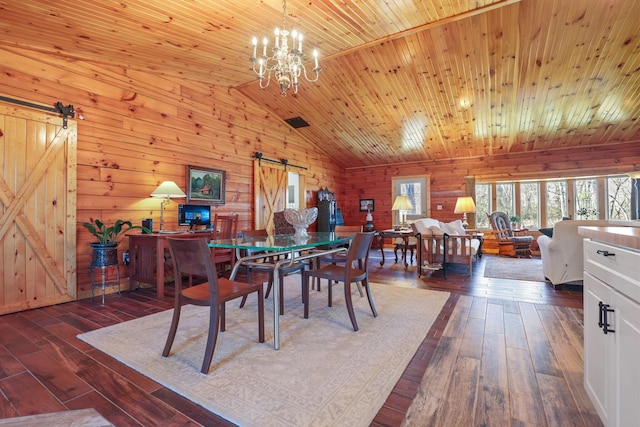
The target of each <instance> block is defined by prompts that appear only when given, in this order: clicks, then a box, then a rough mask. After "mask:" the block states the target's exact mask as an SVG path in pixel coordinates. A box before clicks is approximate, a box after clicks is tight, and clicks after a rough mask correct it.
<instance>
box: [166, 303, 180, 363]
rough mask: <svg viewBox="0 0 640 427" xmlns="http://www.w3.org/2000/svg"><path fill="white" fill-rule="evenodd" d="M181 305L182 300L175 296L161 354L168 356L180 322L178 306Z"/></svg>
mask: <svg viewBox="0 0 640 427" xmlns="http://www.w3.org/2000/svg"><path fill="white" fill-rule="evenodd" d="M181 307H182V300H181V298H180V297H179V296H176V303H175V308H174V309H173V318H172V319H171V327H170V328H169V335H168V336H167V342H166V343H165V345H164V350H162V356H164V357H167V356H169V352H170V351H171V346H172V345H173V340H174V339H175V337H176V331H177V330H178V322H180V312H181V310H180V308H181Z"/></svg>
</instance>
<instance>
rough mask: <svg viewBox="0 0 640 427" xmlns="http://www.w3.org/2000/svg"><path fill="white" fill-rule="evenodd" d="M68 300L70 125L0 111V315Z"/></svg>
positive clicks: (72, 261)
mask: <svg viewBox="0 0 640 427" xmlns="http://www.w3.org/2000/svg"><path fill="white" fill-rule="evenodd" d="M75 295H76V123H75V122H74V121H71V120H69V123H68V128H67V129H63V127H62V119H61V118H59V117H55V116H52V115H49V114H46V113H41V112H35V111H32V110H28V109H22V108H16V107H14V106H10V105H7V104H0V314H4V313H11V312H16V311H22V310H26V309H30V308H35V307H42V306H45V305H52V304H58V303H61V302H67V301H71V300H74V299H75Z"/></svg>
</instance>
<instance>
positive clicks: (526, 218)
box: [520, 182, 540, 229]
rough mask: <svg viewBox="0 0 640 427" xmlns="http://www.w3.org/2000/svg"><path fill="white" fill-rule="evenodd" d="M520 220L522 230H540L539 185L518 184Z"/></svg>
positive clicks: (536, 183) (532, 183) (531, 183)
mask: <svg viewBox="0 0 640 427" xmlns="http://www.w3.org/2000/svg"><path fill="white" fill-rule="evenodd" d="M520 218H521V224H522V227H524V228H531V229H536V228H540V183H538V182H522V183H520Z"/></svg>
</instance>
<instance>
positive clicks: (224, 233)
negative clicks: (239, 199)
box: [213, 214, 238, 240]
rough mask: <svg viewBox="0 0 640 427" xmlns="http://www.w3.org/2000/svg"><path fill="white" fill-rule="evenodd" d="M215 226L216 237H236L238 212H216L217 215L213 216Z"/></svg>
mask: <svg viewBox="0 0 640 427" xmlns="http://www.w3.org/2000/svg"><path fill="white" fill-rule="evenodd" d="M213 227H214V228H213V230H214V234H213V238H214V239H216V240H221V239H234V238H235V237H236V234H237V229H238V214H231V215H218V214H215V216H214V217H213Z"/></svg>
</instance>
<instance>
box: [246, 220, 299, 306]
mask: <svg viewBox="0 0 640 427" xmlns="http://www.w3.org/2000/svg"><path fill="white" fill-rule="evenodd" d="M238 236H239V237H242V238H243V239H244V238H248V239H262V238H264V239H266V238H267V237H268V234H267V230H265V229H260V230H244V231H241V232H240V233H239V234H238ZM262 252H264V251H262ZM257 253H259V252H257V251H254V252H253V253H247V255H252V254H257ZM286 255H287V254H283V253H277V252H269V253H265V258H263V259H262V260H256V261H254V262H247V263H245V265H246V268H247V282H251V273H253V272H266V273H268V274H269V281H268V286H267V292H265V294H264V298H265V299H267V298H269V293H270V292H271V288H272V286H273V268H274V264H275V263H276V262H277V261H279V260H280V259H282V257H283V256H286ZM305 265H306V264H305V263H304V262H293V263H292V264H291V265H289V266H287V267H282V268H280V269H279V270H278V278H279V280H280V285H279V289H280V314H281V315H282V314H284V286H283V283H284V277H285V276H288V275H289V274H292V273H295V272H298V271H299V272H301V273H300V274H301V275H300V281H301V282H302V273H304V269H305ZM301 292H302V283H301ZM246 299H247V298H246V297H244V298H242V302H241V303H240V307H243V306H244V303H245V301H246Z"/></svg>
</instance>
